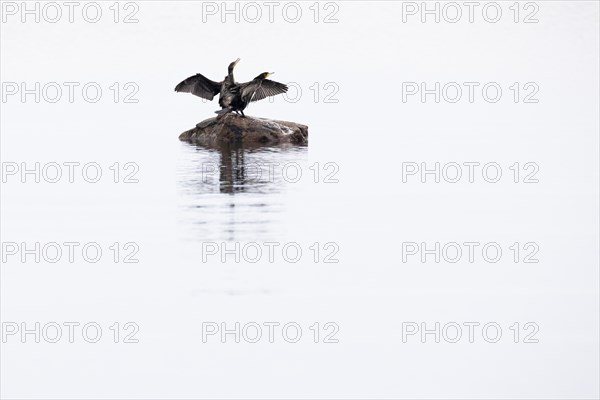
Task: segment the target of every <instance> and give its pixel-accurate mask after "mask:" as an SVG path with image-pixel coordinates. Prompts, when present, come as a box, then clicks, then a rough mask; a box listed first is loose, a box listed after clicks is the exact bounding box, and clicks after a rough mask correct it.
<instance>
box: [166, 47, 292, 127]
mask: <svg viewBox="0 0 600 400" xmlns="http://www.w3.org/2000/svg"><path fill="white" fill-rule="evenodd" d="M239 61H240V59H239V58H238V59H237V60H236V61H234V62H232V63H231V64H229V74H228V75H227V76H226V77H225V79H224V80H223V81H222V82H215V81H212V80H210V79H208V78H206V77H205V76H204V75H202V74H196V75H194V76H190V77H189V78H187V79H186V80H184V81H183V82H181V83H179V84H178V85H177V86H176V87H175V91H176V92H186V93H192V94H193V95H196V96H199V97H202V98H203V99H206V100H212V99H213V98H214V97H215V95H217V94H219V93H221V95H220V96H219V105H220V106H221V110H220V111H217V114H219V116H218V117H217V118H219V117H222V116H223V115H225V114H227V113H229V112H231V111H235V112H236V113H237V112H238V111H239V112H241V113H242V116H245V115H244V109H245V108H246V107H247V106H248V104H249V103H250V102H252V101H258V100H262V99H264V98H265V97H268V96H275V95H278V94H281V93H285V92H287V90H288V87H287V86H286V85H284V84H282V83H279V82H275V81H271V80H269V79H266V78H267V77H268V76H269V75H272V74H273V73H272V72H271V73H269V72H264V73H262V74H260V75H259V76H257V77H256V78H254V79H253V80H251V81H250V82H246V83H241V84H238V83H236V82H235V80H234V78H233V69H234V68H235V66H236V64H237V63H238V62H239Z"/></svg>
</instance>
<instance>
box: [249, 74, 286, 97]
mask: <svg viewBox="0 0 600 400" xmlns="http://www.w3.org/2000/svg"><path fill="white" fill-rule="evenodd" d="M287 90H288V87H287V86H286V85H284V84H283V83H279V82H275V81H271V80H269V79H263V81H262V84H261V85H260V86H259V85H258V84H257V83H256V82H254V81H252V82H248V83H246V84H244V86H243V88H242V98H243V99H246V101H259V100H262V99H264V98H265V97H269V96H276V95H278V94H282V93H285V92H287Z"/></svg>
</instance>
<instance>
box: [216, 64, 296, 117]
mask: <svg viewBox="0 0 600 400" xmlns="http://www.w3.org/2000/svg"><path fill="white" fill-rule="evenodd" d="M269 75H273V73H272V72H263V73H262V74H260V75H259V76H257V77H256V78H254V79H253V80H251V81H250V82H246V83H241V84H239V85H235V86H234V87H233V88H232V93H233V98H232V99H231V101H230V102H229V104H227V105H226V106H225V107H223V104H221V107H223V109H222V110H221V111H217V114H219V117H221V116H223V115H225V114H227V113H228V112H231V111H236V112H237V111H239V112H241V113H242V116H244V109H245V108H246V107H247V106H248V104H249V103H250V102H251V101H259V100H262V99H264V98H265V97H268V96H275V95H278V94H281V93H285V92H287V90H288V87H287V86H286V85H284V84H283V83H279V82H275V81H271V80H269V79H267V78H268V77H269Z"/></svg>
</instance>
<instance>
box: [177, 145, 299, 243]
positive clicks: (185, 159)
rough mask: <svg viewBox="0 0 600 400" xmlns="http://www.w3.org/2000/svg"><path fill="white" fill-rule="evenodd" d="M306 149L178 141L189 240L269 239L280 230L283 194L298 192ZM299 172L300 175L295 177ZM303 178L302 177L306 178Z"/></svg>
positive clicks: (179, 180) (179, 179)
mask: <svg viewBox="0 0 600 400" xmlns="http://www.w3.org/2000/svg"><path fill="white" fill-rule="evenodd" d="M307 150H308V147H306V146H291V145H282V146H275V147H262V148H261V147H259V148H248V147H243V146H239V145H224V146H219V147H216V148H210V147H203V146H199V145H193V144H187V143H182V144H181V157H180V161H179V165H178V169H177V183H178V192H179V194H180V196H181V199H182V202H183V204H182V205H181V206H180V208H181V210H182V214H181V218H180V223H181V225H182V229H183V231H184V232H185V234H184V237H185V238H186V239H188V240H199V239H201V240H205V241H210V240H215V241H221V240H225V241H250V240H257V239H264V240H273V239H274V238H277V237H278V236H279V235H281V234H282V225H281V219H282V216H283V215H285V213H286V212H289V207H288V206H287V205H286V198H287V196H290V195H292V196H293V195H300V194H301V193H300V192H301V184H299V182H296V181H299V180H301V179H302V174H303V171H304V174H306V170H307V159H308V157H307V155H308V151H307ZM299 174H300V175H299ZM305 178H306V177H305Z"/></svg>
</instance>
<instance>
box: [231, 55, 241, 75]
mask: <svg viewBox="0 0 600 400" xmlns="http://www.w3.org/2000/svg"><path fill="white" fill-rule="evenodd" d="M239 62H240V59H239V58H238V59H237V60H235V61H234V62H232V63H231V64H229V68H228V70H229V73H230V74H231V73H233V69H234V68H235V66H236V65H237V63H239Z"/></svg>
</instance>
